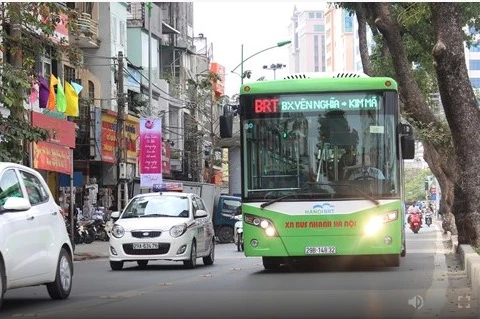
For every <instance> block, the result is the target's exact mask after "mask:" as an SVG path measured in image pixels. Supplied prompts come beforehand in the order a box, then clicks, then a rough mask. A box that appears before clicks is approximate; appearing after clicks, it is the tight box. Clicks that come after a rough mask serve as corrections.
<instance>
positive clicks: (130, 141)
mask: <svg viewBox="0 0 480 319" xmlns="http://www.w3.org/2000/svg"><path fill="white" fill-rule="evenodd" d="M138 131H139V119H138V118H136V117H133V116H130V115H129V116H128V118H127V119H126V121H125V133H124V137H125V139H126V148H127V163H132V164H135V163H136V162H137V157H138V149H137V138H138ZM101 135H102V161H104V162H108V163H115V162H116V150H117V149H116V148H117V114H116V113H115V112H112V111H107V112H106V113H102V134H101Z"/></svg>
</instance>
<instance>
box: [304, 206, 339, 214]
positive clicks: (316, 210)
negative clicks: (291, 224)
mask: <svg viewBox="0 0 480 319" xmlns="http://www.w3.org/2000/svg"><path fill="white" fill-rule="evenodd" d="M333 213H335V207H334V206H333V205H332V204H330V203H324V204H315V205H313V208H312V209H307V210H306V211H305V215H327V214H333Z"/></svg>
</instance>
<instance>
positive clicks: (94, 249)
mask: <svg viewBox="0 0 480 319" xmlns="http://www.w3.org/2000/svg"><path fill="white" fill-rule="evenodd" d="M108 248H109V243H108V241H98V240H96V241H94V242H93V243H91V244H78V245H75V252H74V261H81V260H89V259H98V258H108Z"/></svg>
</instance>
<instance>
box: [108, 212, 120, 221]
mask: <svg viewBox="0 0 480 319" xmlns="http://www.w3.org/2000/svg"><path fill="white" fill-rule="evenodd" d="M110 218H111V219H113V221H116V220H117V219H119V218H120V212H112V213H111V214H110Z"/></svg>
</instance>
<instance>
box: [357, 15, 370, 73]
mask: <svg viewBox="0 0 480 319" xmlns="http://www.w3.org/2000/svg"><path fill="white" fill-rule="evenodd" d="M356 15H357V21H358V43H359V46H360V58H361V59H362V65H363V72H364V73H365V74H366V75H369V76H373V70H372V64H371V63H370V55H369V53H368V44H367V17H366V14H365V10H364V9H363V7H362V6H359V7H358V10H357V12H356Z"/></svg>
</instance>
